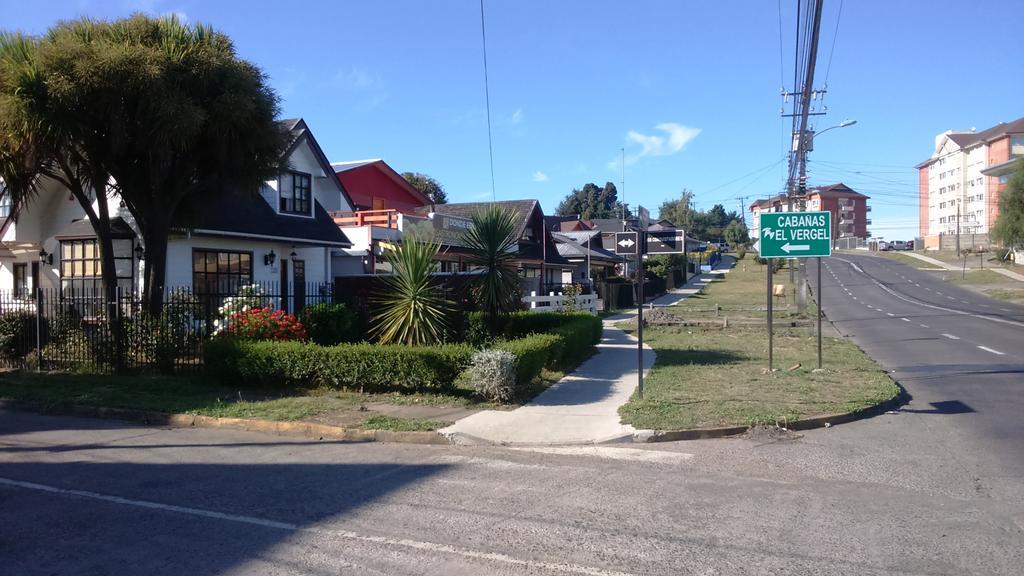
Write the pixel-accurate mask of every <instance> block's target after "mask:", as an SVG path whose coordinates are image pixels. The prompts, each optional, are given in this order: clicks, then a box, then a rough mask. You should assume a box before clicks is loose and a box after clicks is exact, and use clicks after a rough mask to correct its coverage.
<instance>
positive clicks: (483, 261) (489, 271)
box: [462, 206, 519, 333]
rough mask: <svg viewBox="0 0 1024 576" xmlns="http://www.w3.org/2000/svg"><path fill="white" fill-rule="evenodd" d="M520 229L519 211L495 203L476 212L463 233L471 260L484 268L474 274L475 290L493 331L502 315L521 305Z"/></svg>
mask: <svg viewBox="0 0 1024 576" xmlns="http://www.w3.org/2000/svg"><path fill="white" fill-rule="evenodd" d="M517 231H518V223H517V216H516V214H515V212H512V211H511V210H507V209H505V208H503V207H501V206H491V207H489V208H487V209H486V210H483V211H481V212H478V213H476V214H474V215H473V227H472V228H471V229H469V230H467V231H466V232H465V233H464V234H463V236H462V239H463V241H464V242H465V243H466V245H467V247H468V248H469V249H470V251H471V256H470V262H469V263H470V264H471V265H473V266H474V267H476V268H477V269H479V270H480V271H481V273H480V274H479V275H477V276H475V277H474V281H473V292H474V295H475V296H476V300H477V304H478V305H479V306H480V308H481V309H483V311H484V313H485V314H486V315H487V323H488V326H489V327H490V329H491V332H492V333H493V332H494V331H495V330H496V328H497V322H498V316H500V315H501V314H503V313H506V312H511V311H513V310H516V309H517V308H518V307H519V274H518V272H517V271H516V265H515V259H516V255H517V252H518V249H519V238H518V237H517V235H516V233H517Z"/></svg>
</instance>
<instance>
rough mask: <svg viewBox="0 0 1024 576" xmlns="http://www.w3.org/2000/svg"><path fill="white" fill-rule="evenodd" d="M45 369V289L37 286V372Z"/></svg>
mask: <svg viewBox="0 0 1024 576" xmlns="http://www.w3.org/2000/svg"><path fill="white" fill-rule="evenodd" d="M42 371H43V289H42V288H41V287H39V286H36V372H42Z"/></svg>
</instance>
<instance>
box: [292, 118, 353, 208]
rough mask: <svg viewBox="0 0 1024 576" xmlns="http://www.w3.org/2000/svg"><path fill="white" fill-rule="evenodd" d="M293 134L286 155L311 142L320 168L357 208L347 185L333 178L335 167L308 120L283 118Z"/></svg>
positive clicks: (311, 147)
mask: <svg viewBox="0 0 1024 576" xmlns="http://www.w3.org/2000/svg"><path fill="white" fill-rule="evenodd" d="M279 124H281V126H283V127H284V128H285V129H286V130H287V131H288V132H289V134H290V135H291V142H290V143H289V144H288V149H287V151H286V152H285V153H284V157H285V158H288V157H289V156H291V155H292V152H294V151H295V149H296V148H298V147H299V145H300V144H302V143H303V142H309V148H310V149H311V150H312V151H313V156H314V157H315V158H316V161H317V163H318V164H319V165H320V168H321V169H322V170H323V171H324V176H327V180H329V181H330V182H331V183H332V185H333V186H334V187H335V188H337V189H338V192H340V193H341V195H342V197H344V198H345V202H348V205H349V206H351V207H353V208H355V206H356V205H355V203H354V202H352V198H351V197H350V196H349V195H348V191H346V190H345V186H344V185H343V184H342V183H341V180H338V178H337V177H334V178H331V175H332V174H334V167H332V166H331V162H330V161H329V160H328V159H327V156H326V155H325V154H324V151H323V149H321V148H320V144H319V143H318V142H317V141H316V138H314V137H313V133H312V132H310V130H309V126H306V121H305V120H303V119H302V118H292V119H289V120H281V121H280V122H279Z"/></svg>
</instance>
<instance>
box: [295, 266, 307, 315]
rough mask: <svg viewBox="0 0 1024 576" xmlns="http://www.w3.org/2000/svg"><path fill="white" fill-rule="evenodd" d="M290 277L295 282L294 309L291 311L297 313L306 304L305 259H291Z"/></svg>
mask: <svg viewBox="0 0 1024 576" xmlns="http://www.w3.org/2000/svg"><path fill="white" fill-rule="evenodd" d="M292 278H293V279H294V280H293V282H294V283H295V287H294V293H295V307H294V308H295V309H294V311H293V312H292V313H293V314H295V315H298V314H299V312H302V309H303V308H304V307H305V306H306V261H305V260H292Z"/></svg>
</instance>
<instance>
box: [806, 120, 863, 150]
mask: <svg viewBox="0 0 1024 576" xmlns="http://www.w3.org/2000/svg"><path fill="white" fill-rule="evenodd" d="M856 123H857V121H856V120H843V121H842V122H840V123H839V124H836V125H835V126H829V127H828V128H825V129H824V130H822V131H821V132H814V131H811V130H808V132H809V134H808V135H807V151H808V152H811V151H813V150H814V139H815V138H817V137H818V136H821V135H822V134H824V133H825V132H828V131H829V130H835V129H836V128H846V127H847V126H853V125H854V124H856Z"/></svg>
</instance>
